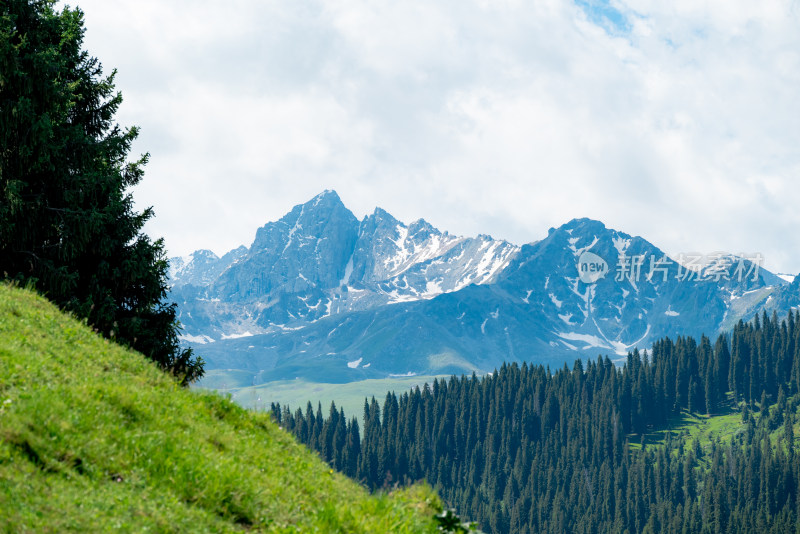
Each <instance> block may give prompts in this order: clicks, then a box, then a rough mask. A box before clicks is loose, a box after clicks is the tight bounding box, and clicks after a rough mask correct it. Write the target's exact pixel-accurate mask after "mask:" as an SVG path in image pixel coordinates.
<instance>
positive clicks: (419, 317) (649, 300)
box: [170, 191, 800, 381]
mask: <svg viewBox="0 0 800 534" xmlns="http://www.w3.org/2000/svg"><path fill="white" fill-rule="evenodd" d="M753 259H754V258H750V259H748V258H739V257H735V256H719V257H717V258H714V259H713V261H711V262H710V263H708V264H707V265H705V264H703V265H700V264H696V265H693V263H697V262H694V259H693V258H671V257H668V256H666V255H665V254H664V253H663V252H662V251H661V250H660V249H658V248H657V247H656V246H654V245H652V244H651V243H649V242H647V241H646V240H644V239H642V238H640V237H634V236H630V235H628V234H625V233H623V232H619V231H615V230H612V229H608V228H606V227H605V226H604V225H603V224H602V223H600V222H598V221H593V220H589V219H576V220H573V221H570V222H569V223H567V224H565V225H563V226H561V227H559V228H557V229H551V231H550V232H549V234H548V235H547V236H546V237H545V238H544V239H541V240H540V241H536V242H534V243H530V244H527V245H524V246H522V247H518V246H516V245H513V244H511V243H508V242H506V241H502V240H496V239H492V238H491V237H489V236H477V237H459V236H453V235H450V234H449V233H447V232H440V231H439V230H437V229H436V228H434V227H433V226H431V225H430V224H429V223H427V222H425V221H424V220H419V221H415V222H413V223H411V224H408V225H407V224H404V223H402V222H400V221H398V220H397V219H395V218H394V217H392V216H391V215H390V214H389V213H387V212H385V211H383V210H382V209H380V208H378V209H376V210H375V212H374V213H372V214H371V215H368V216H367V217H365V218H364V219H363V220H361V221H358V220H357V219H356V217H355V216H354V215H353V214H352V213H351V212H350V211H349V210H347V208H346V207H345V206H344V205H343V204H342V202H341V200H340V199H339V197H338V195H336V193H335V192H332V191H326V192H324V193H322V194H320V195H318V196H317V197H315V198H314V199H312V200H310V201H309V202H307V203H305V204H302V205H298V206H295V207H294V208H293V209H292V211H290V212H289V213H288V214H287V215H285V216H284V217H283V218H281V219H280V220H279V221H276V222H272V223H268V224H266V225H264V226H263V227H262V228H260V229H259V230H258V231H257V233H256V238H255V240H254V241H253V243H252V245H251V246H250V247H249V248H244V247H241V248H239V249H236V250H233V251H231V252H229V253H228V254H226V255H225V256H223V257H222V258H217V257H216V256H215V255H213V253H211V252H209V251H198V252H195V253H194V254H193V255H192V256H191V257H189V258H175V259H173V260H171V273H170V274H171V277H172V283H173V291H172V297H173V298H174V299H175V300H176V301H177V302H178V304H179V309H180V320H181V322H182V323H183V325H184V328H185V332H184V340H185V341H186V342H187V343H189V344H192V345H193V346H194V347H195V350H196V351H197V352H198V353H199V354H200V355H202V356H203V357H204V358H205V359H206V361H207V362H208V365H209V368H214V367H225V368H237V369H248V370H251V371H257V372H258V373H259V375H258V376H260V377H261V379H263V380H270V379H275V378H295V377H297V376H303V377H306V378H311V379H315V378H316V379H321V380H341V381H346V380H356V379H360V378H365V377H385V376H388V375H391V374H408V373H419V374H426V373H443V372H446V373H451V372H471V371H480V372H485V371H490V370H491V369H492V368H493V367H494V366H497V365H499V364H500V363H501V362H502V361H504V360H529V361H537V362H547V363H552V364H554V365H556V364H560V363H562V362H565V361H572V360H574V359H575V357H584V356H585V357H596V356H597V355H598V354H609V353H612V354H619V355H624V354H625V353H626V351H628V350H632V349H633V348H640V349H641V348H646V347H647V346H649V344H651V343H652V341H653V340H655V339H658V338H660V337H663V336H667V335H669V336H676V335H700V334H701V333H706V334H708V335H716V334H717V333H718V332H720V331H721V330H724V329H726V328H730V327H732V325H733V324H735V322H736V321H738V320H740V319H749V318H750V317H752V316H753V314H755V313H757V312H760V311H768V312H770V313H771V312H772V311H775V312H778V313H781V314H782V313H785V312H786V311H788V310H789V309H791V308H792V307H793V306H798V304H800V287H798V286H797V284H798V281H797V280H798V279H796V280H795V282H794V283H793V284H789V283H788V282H787V281H785V280H783V279H781V278H779V277H777V276H775V275H773V274H772V273H769V272H768V271H766V270H764V269H763V268H760V266H758V264H757V263H754V261H751V260H753Z"/></svg>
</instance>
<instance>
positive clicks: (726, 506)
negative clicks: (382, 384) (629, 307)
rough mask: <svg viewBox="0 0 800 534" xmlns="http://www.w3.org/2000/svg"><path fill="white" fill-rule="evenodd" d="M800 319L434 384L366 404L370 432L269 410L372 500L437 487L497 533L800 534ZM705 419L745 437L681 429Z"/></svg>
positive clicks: (318, 414) (337, 414)
mask: <svg viewBox="0 0 800 534" xmlns="http://www.w3.org/2000/svg"><path fill="white" fill-rule="evenodd" d="M798 323H800V313H798V312H791V313H789V314H788V316H787V317H786V318H785V319H782V320H781V319H779V318H778V317H777V316H774V315H773V316H772V317H768V316H767V315H762V316H760V317H758V316H757V317H756V318H755V319H754V320H753V321H752V322H750V323H743V322H739V324H738V325H737V326H736V327H735V328H734V330H733V332H731V333H730V334H728V335H722V336H720V337H719V338H718V339H717V340H716V341H713V342H712V340H710V339H709V338H707V337H705V336H704V337H702V338H701V339H700V340H699V341H697V340H695V339H693V338H690V337H678V338H676V339H663V340H661V341H659V342H657V343H656V344H654V346H653V348H652V350H651V351H650V352H649V353H648V352H643V353H639V352H637V351H635V352H633V353H632V354H629V355H628V356H627V360H626V361H625V362H624V365H621V366H615V365H614V363H612V361H611V360H610V359H609V358H608V357H601V358H598V359H597V360H595V361H587V362H581V361H580V360H579V361H576V362H575V364H574V366H573V367H572V369H569V368H568V367H567V366H564V367H563V368H562V369H559V370H556V371H555V372H551V370H550V369H548V368H543V367H542V366H536V365H528V364H526V363H523V364H522V365H518V364H516V363H514V364H507V365H504V366H503V367H502V368H500V369H499V370H497V371H496V372H494V373H492V374H491V375H487V376H485V377H480V378H479V377H476V376H475V375H473V376H472V377H452V378H451V379H450V380H446V381H434V382H433V384H432V385H430V386H428V385H427V384H426V385H425V386H424V387H423V388H415V389H413V390H412V391H409V392H404V393H402V394H400V395H397V394H395V393H389V394H388V395H387V396H386V399H385V401H384V402H383V405H382V406H380V405H379V403H378V402H377V401H376V400H375V399H374V398H373V399H372V400H371V402H366V403H365V406H364V414H363V424H364V427H363V435H362V432H361V428H360V425H359V422H358V420H357V419H356V418H355V417H351V418H350V419H349V420H348V419H347V417H346V415H345V414H344V412H343V411H342V410H339V409H337V408H336V406H335V405H332V406H331V408H330V412H329V413H328V414H327V416H326V415H324V414H323V413H322V409H321V406H319V405H318V407H317V408H316V411H314V410H313V409H312V406H311V405H310V404H309V405H308V406H307V408H306V409H305V411H303V410H301V409H298V410H296V411H294V412H292V411H291V410H290V409H289V408H288V407H281V406H280V405H277V404H274V405H273V406H272V413H273V416H274V417H275V418H276V419H277V420H278V421H279V422H280V424H281V425H282V426H283V427H284V428H286V429H288V430H289V431H291V432H293V433H294V434H295V435H296V436H297V437H298V438H299V440H300V441H302V442H303V443H305V444H307V445H309V446H310V447H311V448H313V449H316V450H317V451H318V452H319V454H320V455H321V456H322V457H323V458H324V459H325V460H327V461H328V462H329V463H330V464H331V465H332V466H334V467H335V468H336V469H338V470H340V471H342V472H344V473H346V474H348V475H350V476H351V477H354V478H356V479H359V480H361V481H363V482H365V483H366V484H367V485H368V486H370V487H372V488H381V487H390V486H394V485H396V484H405V483H408V482H411V481H416V480H419V479H423V478H424V479H427V480H428V481H429V482H430V483H431V484H432V485H434V486H435V487H436V488H437V490H438V491H439V493H440V495H441V496H442V497H443V499H444V500H445V501H446V502H447V503H448V504H449V505H450V506H452V507H454V508H455V509H456V510H457V512H458V513H459V514H461V515H463V516H466V517H469V518H470V519H473V520H476V521H477V522H478V523H479V525H480V526H481V528H482V529H484V530H486V531H489V532H496V533H502V532H553V533H563V532H587V533H588V532H630V533H633V532H666V533H670V532H708V533H712V532H713V533H721V532H726V533H727V532H730V533H744V532H798V531H800V530H799V529H800V527H799V526H798V525H800V522H798V517H800V492H798V482H800V454H797V452H796V450H795V446H794V444H795V433H796V431H795V422H796V416H795V413H796V409H797V407H798V406H799V405H800V324H798ZM692 414H695V415H696V416H697V415H699V414H702V417H703V418H704V419H705V418H706V417H707V416H711V417H710V418H709V419H707V420H708V421H711V422H716V421H721V422H729V423H730V422H731V421H733V422H734V423H735V424H733V425H732V427H733V428H734V429H735V430H734V431H732V432H729V433H727V434H724V433H720V434H718V435H716V436H715V437H713V438H712V439H710V440H708V441H707V442H703V440H701V439H699V438H695V437H692V435H691V432H689V431H687V430H686V429H685V427H684V428H683V429H682V430H679V428H680V425H679V423H680V422H681V421H682V420H683V419H685V418H687V417H689V416H691V415H692ZM648 440H650V441H648Z"/></svg>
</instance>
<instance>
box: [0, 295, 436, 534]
mask: <svg viewBox="0 0 800 534" xmlns="http://www.w3.org/2000/svg"><path fill="white" fill-rule="evenodd" d="M439 510H440V505H439V500H438V498H437V497H436V495H435V494H434V493H433V492H432V491H431V490H430V489H429V488H428V487H426V486H415V487H413V488H410V489H407V490H403V491H398V492H395V493H393V494H391V495H377V496H373V495H370V494H369V493H368V492H367V491H366V490H365V489H363V488H362V487H361V486H359V485H358V484H356V483H354V482H352V481H350V480H349V479H347V478H345V477H344V476H341V475H339V474H338V473H334V472H333V471H331V469H330V468H329V467H328V466H327V465H326V464H325V463H324V462H322V461H321V460H320V459H319V458H318V457H317V456H316V455H315V454H314V453H311V452H310V451H308V450H307V449H305V448H304V447H302V446H301V445H299V444H298V443H297V442H296V441H295V440H294V438H293V437H292V436H290V435H288V434H287V433H286V432H284V431H283V430H281V429H279V428H278V427H277V426H276V425H275V424H274V423H273V422H272V421H271V420H269V418H268V416H267V415H266V414H255V413H251V412H248V411H246V410H244V409H242V408H241V407H239V406H237V405H236V404H234V403H233V402H231V401H229V400H227V399H224V398H222V397H220V396H219V395H216V394H212V393H204V392H198V391H188V390H185V389H182V388H180V387H178V386H176V385H175V383H174V382H173V381H172V380H170V379H169V378H168V377H167V376H165V375H163V374H162V373H161V372H159V371H158V370H157V369H156V368H155V366H154V365H153V364H151V363H150V362H148V361H147V360H145V358H144V357H142V356H141V355H139V354H138V353H135V352H133V351H130V350H126V349H123V348H121V347H119V346H117V345H115V344H113V343H110V342H108V341H106V340H103V339H102V338H100V337H99V336H97V335H95V334H94V333H92V332H91V331H90V329H88V328H86V327H85V326H84V325H82V324H81V323H80V322H78V321H76V320H74V319H72V318H70V317H68V316H66V315H64V314H62V313H60V312H59V311H58V310H57V309H56V308H55V307H54V306H52V305H51V304H49V303H48V302H47V301H46V300H44V299H43V298H41V297H38V296H36V295H35V294H33V293H31V292H29V291H24V290H20V289H16V288H11V287H9V286H6V285H2V284H0V531H9V532H25V531H35V532H63V531H76V530H81V531H91V532H95V531H106V530H120V531H136V532H142V531H148V530H149V531H153V532H164V531H181V532H186V531H198V532H235V531H243V530H256V531H269V532H414V533H416V532H434V531H436V525H435V522H434V519H433V515H434V514H435V513H436V512H437V511H439Z"/></svg>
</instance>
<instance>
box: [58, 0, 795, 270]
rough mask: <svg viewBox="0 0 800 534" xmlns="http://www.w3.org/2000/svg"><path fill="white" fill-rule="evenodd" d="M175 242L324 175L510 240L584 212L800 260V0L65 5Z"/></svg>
mask: <svg viewBox="0 0 800 534" xmlns="http://www.w3.org/2000/svg"><path fill="white" fill-rule="evenodd" d="M70 3H71V4H72V5H75V4H77V5H79V6H80V7H81V8H82V9H83V10H84V11H85V13H86V28H87V34H86V47H87V49H88V50H89V51H90V52H91V53H92V54H93V55H95V56H97V57H98V58H100V60H101V61H102V62H103V64H104V66H105V67H106V69H110V68H113V67H116V68H117V69H118V70H119V73H118V77H117V86H118V88H119V89H120V90H121V91H122V93H123V96H124V98H125V103H124V104H123V107H122V109H121V110H120V113H119V115H118V119H119V122H120V124H122V125H133V124H135V125H138V126H140V127H141V136H140V139H139V141H138V142H137V145H136V146H135V151H136V152H137V153H141V152H150V154H151V162H150V164H149V165H148V167H147V173H146V176H145V180H144V182H143V183H142V185H141V186H139V187H138V188H137V189H136V190H135V192H134V195H135V198H136V200H137V203H138V204H139V205H140V206H148V205H151V206H153V207H154V208H155V211H156V218H155V219H154V220H153V221H152V222H151V223H150V224H149V225H148V227H147V231H148V233H150V234H151V235H154V236H163V237H164V238H165V239H166V243H167V247H168V249H169V252H170V255H178V254H186V253H188V252H191V251H193V250H195V249H198V248H210V249H212V250H214V251H215V252H216V253H218V254H221V253H224V252H226V251H227V250H229V249H231V248H233V247H236V246H238V245H240V244H247V245H249V244H250V243H251V241H252V239H253V237H254V235H255V230H256V228H257V227H259V226H261V225H263V224H264V223H266V222H267V221H272V220H276V219H278V218H280V217H281V216H282V215H283V214H284V213H285V212H287V211H289V209H290V208H291V207H292V206H293V205H295V204H298V203H301V202H304V201H306V200H308V199H310V198H311V197H313V196H314V195H315V194H317V193H319V192H320V191H322V190H324V189H335V190H336V191H337V192H338V193H339V195H340V196H341V198H342V200H343V201H344V203H345V204H346V205H347V206H348V207H349V208H350V209H351V210H352V211H353V212H354V213H355V214H356V216H358V217H363V216H364V215H366V214H367V213H370V212H372V210H373V209H374V207H375V206H381V207H382V208H384V209H386V210H387V211H389V212H390V213H392V214H393V215H395V216H396V217H398V218H399V219H401V220H404V221H406V222H410V221H412V220H415V219H417V218H420V217H423V218H425V219H426V220H428V221H430V222H431V223H432V224H434V225H435V226H437V227H438V228H440V229H442V230H448V231H450V232H451V233H454V234H467V235H474V234H478V233H487V234H491V235H492V236H494V237H498V238H504V239H508V240H510V241H512V242H515V243H524V242H530V241H534V240H537V239H540V238H542V237H544V236H545V235H546V233H547V230H548V228H549V227H551V226H559V225H561V224H563V223H565V222H567V221H568V220H570V219H572V218H574V217H592V218H596V219H599V220H602V221H603V222H604V223H605V224H606V225H607V226H609V227H612V228H615V229H618V230H623V231H625V232H627V233H630V234H635V235H641V236H643V237H645V238H646V239H648V240H650V241H651V242H653V243H654V244H656V245H657V246H659V247H661V248H662V249H664V250H666V251H667V252H670V253H673V254H678V253H681V252H695V251H697V252H704V253H711V252H716V251H725V252H731V253H737V252H745V253H755V252H760V253H762V254H763V255H764V258H765V264H766V266H767V267H768V268H770V269H773V270H776V271H779V272H791V273H797V272H798V271H800V231H798V228H800V183H798V182H800V98H798V88H800V31H798V28H799V27H800V5H798V2H797V1H796V0H791V1H785V2H781V1H776V2H773V1H769V0H765V1H759V2H752V1H743V2H737V1H730V0H726V1H701V0H675V1H670V2H663V1H648V0H613V1H611V2H599V1H595V0H578V1H575V2H570V1H566V0H538V1H536V2H516V1H513V0H491V1H483V0H474V1H470V0H453V1H449V0H442V1H438V0H436V1H434V0H419V1H418V0H404V1H402V2H396V1H383V0H363V1H362V0H324V1H316V0H284V1H262V0H259V1H256V0H249V1H248V0H229V1H226V2H220V1H216V2H211V1H204V0H158V1H156V0H115V1H113V2H109V1H108V0H72V1H71V2H70Z"/></svg>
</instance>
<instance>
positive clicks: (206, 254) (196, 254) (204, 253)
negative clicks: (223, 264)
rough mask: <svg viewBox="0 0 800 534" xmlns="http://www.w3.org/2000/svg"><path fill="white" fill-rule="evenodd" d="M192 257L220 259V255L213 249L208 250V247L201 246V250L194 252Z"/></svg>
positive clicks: (195, 258) (194, 258) (196, 258)
mask: <svg viewBox="0 0 800 534" xmlns="http://www.w3.org/2000/svg"><path fill="white" fill-rule="evenodd" d="M191 257H192V259H193V260H198V259H204V260H205V259H209V260H218V259H219V256H217V255H216V254H214V252H213V251H211V250H208V249H207V248H201V249H200V250H195V251H194V252H192V254H191Z"/></svg>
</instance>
